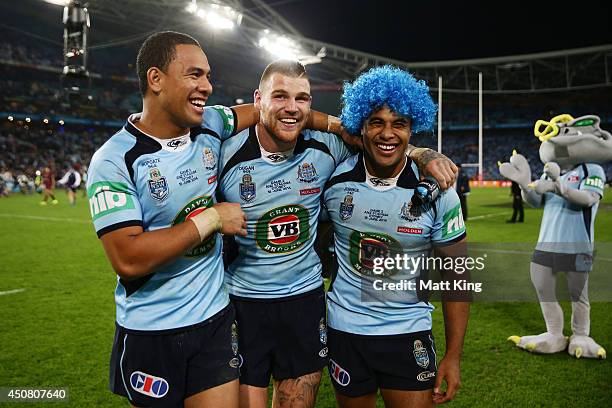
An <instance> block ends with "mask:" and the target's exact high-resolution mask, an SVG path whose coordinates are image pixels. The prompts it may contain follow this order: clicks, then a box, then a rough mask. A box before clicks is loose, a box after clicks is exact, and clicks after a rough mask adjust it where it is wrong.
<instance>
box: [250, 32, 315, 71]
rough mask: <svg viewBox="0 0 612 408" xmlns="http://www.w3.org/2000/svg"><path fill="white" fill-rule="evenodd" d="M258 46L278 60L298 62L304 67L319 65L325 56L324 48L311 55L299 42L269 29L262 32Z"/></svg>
mask: <svg viewBox="0 0 612 408" xmlns="http://www.w3.org/2000/svg"><path fill="white" fill-rule="evenodd" d="M257 46H259V47H260V48H263V49H264V50H266V51H267V52H268V53H270V54H272V55H273V56H274V57H276V58H284V59H291V60H298V61H300V62H301V63H302V64H304V65H308V64H318V63H319V62H321V58H323V57H324V56H325V50H324V49H323V48H322V49H321V51H319V52H318V53H317V55H312V54H309V53H307V52H305V51H304V50H303V49H302V47H300V44H299V43H298V42H297V41H295V40H293V39H291V38H289V37H286V36H284V35H279V34H276V33H274V32H272V31H270V30H268V29H265V30H263V31H261V33H260V36H259V41H258V42H257Z"/></svg>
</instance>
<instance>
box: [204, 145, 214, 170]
mask: <svg viewBox="0 0 612 408" xmlns="http://www.w3.org/2000/svg"><path fill="white" fill-rule="evenodd" d="M202 160H203V161H204V168H205V169H206V170H214V169H216V168H217V160H215V154H214V153H213V151H212V150H211V149H209V148H208V147H205V148H204V149H203V150H202Z"/></svg>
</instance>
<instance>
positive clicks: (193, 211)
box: [172, 196, 217, 258]
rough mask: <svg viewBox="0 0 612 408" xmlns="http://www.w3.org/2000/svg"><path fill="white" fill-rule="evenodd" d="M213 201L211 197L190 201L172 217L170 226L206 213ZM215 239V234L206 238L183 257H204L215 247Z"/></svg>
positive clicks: (201, 197)
mask: <svg viewBox="0 0 612 408" xmlns="http://www.w3.org/2000/svg"><path fill="white" fill-rule="evenodd" d="M212 205H213V199H212V197H211V196H200V197H197V198H194V199H193V200H191V201H190V202H189V203H188V204H187V205H186V206H184V207H183V209H181V211H179V213H178V214H177V215H176V217H174V221H172V225H173V226H174V225H178V224H180V223H182V222H185V221H186V220H188V219H189V218H191V217H195V216H196V215H198V214H200V213H202V212H204V211H206V209H207V208H209V207H212ZM216 239H217V234H216V233H215V234H212V235H211V236H210V237H208V238H206V239H205V240H204V241H202V243H201V244H200V245H198V246H196V247H195V248H193V249H191V250H190V251H188V252H187V253H185V255H184V256H186V257H188V258H194V257H198V256H203V255H206V254H207V253H208V252H210V250H211V249H212V248H214V247H215V243H216V242H217V241H216Z"/></svg>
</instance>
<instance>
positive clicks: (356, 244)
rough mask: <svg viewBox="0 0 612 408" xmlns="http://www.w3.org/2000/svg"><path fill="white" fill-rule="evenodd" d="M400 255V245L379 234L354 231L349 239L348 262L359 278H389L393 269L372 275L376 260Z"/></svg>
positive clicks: (391, 238)
mask: <svg viewBox="0 0 612 408" xmlns="http://www.w3.org/2000/svg"><path fill="white" fill-rule="evenodd" d="M401 253H402V247H401V244H400V243H399V242H398V241H397V240H396V239H395V238H393V237H391V236H389V235H387V234H381V233H379V232H360V231H354V232H353V233H352V234H351V236H350V239H349V262H350V263H351V266H352V267H353V269H354V270H355V271H356V273H357V275H360V276H381V275H382V276H390V275H393V274H395V272H396V271H395V269H386V268H385V271H384V272H383V273H382V274H375V273H374V262H375V261H374V260H375V259H376V258H394V257H395V255H396V254H401Z"/></svg>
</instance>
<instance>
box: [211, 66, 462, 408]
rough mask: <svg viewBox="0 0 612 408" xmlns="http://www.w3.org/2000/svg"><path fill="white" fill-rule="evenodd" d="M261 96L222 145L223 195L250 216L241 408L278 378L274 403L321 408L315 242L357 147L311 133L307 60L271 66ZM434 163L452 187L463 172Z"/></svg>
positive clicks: (320, 303) (240, 299) (236, 292)
mask: <svg viewBox="0 0 612 408" xmlns="http://www.w3.org/2000/svg"><path fill="white" fill-rule="evenodd" d="M254 100H255V106H256V108H257V109H258V110H259V112H260V121H259V123H258V124H257V125H256V126H253V127H251V128H249V129H248V130H244V131H242V132H240V133H238V134H237V135H236V136H235V137H232V138H231V139H229V140H227V141H225V142H224V143H223V146H222V148H221V159H220V162H221V168H220V175H219V196H218V201H230V202H237V203H240V204H241V206H242V209H243V210H244V212H245V213H246V217H247V220H248V221H247V236H238V237H236V240H235V242H236V244H237V247H238V249H237V255H236V257H235V259H233V261H231V262H230V263H229V266H228V270H227V273H226V283H227V286H228V290H229V292H230V297H231V298H232V300H233V303H234V305H235V307H236V316H237V322H238V329H239V334H240V335H239V345H240V354H241V356H242V358H241V360H242V361H241V363H242V366H241V374H240V405H241V406H242V407H265V406H267V399H268V396H267V387H268V384H269V382H270V376H272V377H273V378H274V379H275V382H274V395H273V406H275V407H283V406H299V407H312V406H314V404H315V399H316V393H317V390H318V387H319V382H320V379H321V369H322V368H323V367H324V366H325V365H326V364H327V327H326V311H325V294H324V290H323V280H322V277H321V262H320V260H319V257H318V256H317V254H316V253H315V251H314V249H313V244H314V242H315V238H316V230H317V223H318V216H319V213H320V199H321V194H322V191H323V187H324V185H325V183H326V181H327V180H328V179H329V177H330V176H331V174H332V172H333V171H334V169H335V168H336V166H337V165H338V164H340V163H341V162H342V161H343V160H345V159H346V158H348V157H349V156H350V155H351V153H350V151H349V150H348V148H347V147H346V146H345V145H344V144H343V143H342V141H341V140H340V139H339V138H337V137H335V136H333V135H330V134H328V133H324V132H320V131H314V130H304V127H305V126H306V124H307V123H310V122H309V119H310V113H311V111H310V106H311V94H310V83H309V79H308V76H307V74H306V70H305V68H304V66H303V65H302V64H300V63H299V62H297V61H286V60H279V61H276V62H273V63H272V64H270V65H268V67H267V68H266V69H265V70H264V72H263V74H262V77H261V80H260V83H259V89H257V90H256V91H255V93H254ZM324 117H325V118H327V119H323V120H322V121H319V120H317V121H313V122H317V124H315V128H316V127H317V126H320V127H319V128H322V129H325V130H330V128H329V126H328V121H327V120H328V119H329V118H328V117H327V116H324ZM319 118H321V117H320V116H319ZM403 147H404V148H408V145H407V144H405V145H403ZM427 152H428V154H429V152H431V151H429V150H427ZM442 157H443V156H442ZM429 158H430V157H429V155H428V156H427V160H429ZM431 164H432V167H434V166H441V168H442V171H441V172H440V173H439V174H441V176H440V178H441V179H442V182H443V183H445V184H446V183H448V184H449V185H450V184H452V180H453V178H454V171H456V168H454V165H453V164H452V163H451V162H450V161H449V160H448V159H446V158H444V160H436V161H435V162H431ZM226 252H231V248H226Z"/></svg>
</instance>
